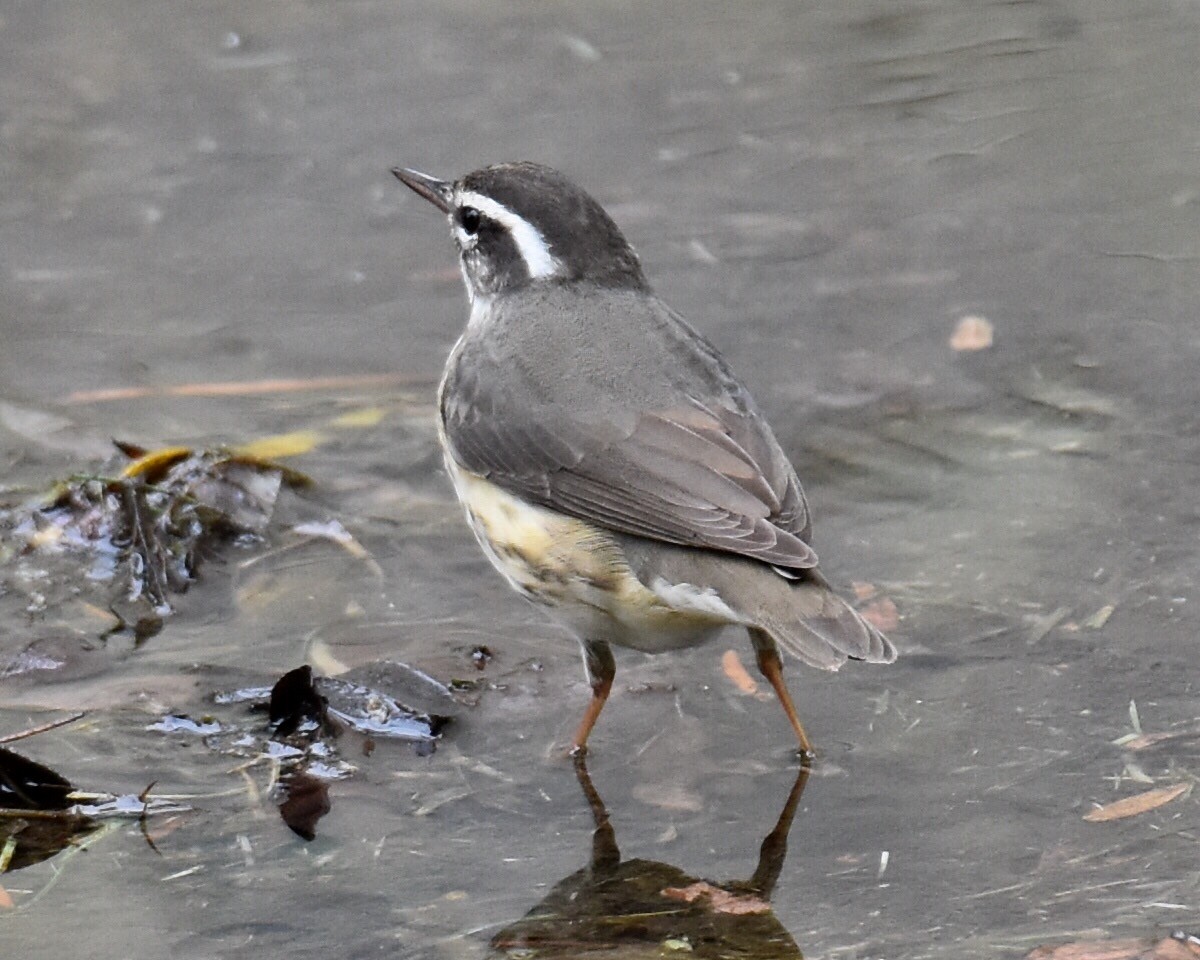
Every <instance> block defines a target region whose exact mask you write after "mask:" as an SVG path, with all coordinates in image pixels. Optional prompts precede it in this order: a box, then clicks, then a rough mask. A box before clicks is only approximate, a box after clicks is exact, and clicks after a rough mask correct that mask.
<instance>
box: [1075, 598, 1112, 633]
mask: <svg viewBox="0 0 1200 960" xmlns="http://www.w3.org/2000/svg"><path fill="white" fill-rule="evenodd" d="M1116 609H1117V608H1116V607H1115V606H1114V605H1113V604H1111V603H1106V604H1105V605H1104V606H1102V607H1101V608H1100V609H1099V610H1097V611H1096V612H1095V613H1093V614H1092V615H1091V616H1090V617H1088V618H1087V619H1086V620H1084V621H1083V625H1084V626H1085V627H1087V628H1088V629H1089V630H1099V629H1100V628H1101V627H1102V626H1104V625H1105V624H1106V623H1108V618H1109V617H1111V616H1112V615H1113V611H1114V610H1116Z"/></svg>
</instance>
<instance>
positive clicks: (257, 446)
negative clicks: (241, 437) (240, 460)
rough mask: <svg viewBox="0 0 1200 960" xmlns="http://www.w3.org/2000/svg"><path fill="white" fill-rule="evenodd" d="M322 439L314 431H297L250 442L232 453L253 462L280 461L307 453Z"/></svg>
mask: <svg viewBox="0 0 1200 960" xmlns="http://www.w3.org/2000/svg"><path fill="white" fill-rule="evenodd" d="M324 439H325V438H324V437H323V436H322V435H321V434H320V433H318V432H317V431H316V430H297V431H295V432H294V433H280V434H276V435H275V436H273V437H263V438H261V439H259V440H251V441H250V442H249V443H244V444H242V445H241V446H237V447H234V448H233V451H232V452H233V454H234V455H235V456H238V457H248V458H250V459H253V460H280V459H283V458H284V457H298V456H299V455H300V454H302V453H308V452H309V451H310V450H312V449H313V447H315V446H317V445H318V444H319V443H321V442H322V441H323V440H324Z"/></svg>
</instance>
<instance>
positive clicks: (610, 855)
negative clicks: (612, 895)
mask: <svg viewBox="0 0 1200 960" xmlns="http://www.w3.org/2000/svg"><path fill="white" fill-rule="evenodd" d="M575 777H576V779H578V780H579V786H580V787H582V788H583V795H584V796H585V797H587V802H588V806H589V807H591V809H592V821H593V822H594V823H595V824H596V830H595V832H594V833H593V834H592V871H593V872H594V873H598V874H601V873H612V871H614V870H616V869H617V867H618V866H619V865H620V863H621V851H620V849H618V847H617V835H616V831H614V830H613V825H612V822H611V821H610V820H609V819H608V810H607V809H606V808H605V806H604V801H603V800H601V799H600V793H599V791H597V790H596V788H595V786H594V785H593V784H592V778H591V777H590V776H589V775H588V771H587V761H586V760H585V759H584V755H583V754H582V753H577V754H575Z"/></svg>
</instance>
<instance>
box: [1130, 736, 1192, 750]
mask: <svg viewBox="0 0 1200 960" xmlns="http://www.w3.org/2000/svg"><path fill="white" fill-rule="evenodd" d="M1177 736H1179V734H1177V733H1138V734H1132V735H1131V736H1130V737H1129V739H1128V740H1126V739H1125V738H1124V737H1122V738H1121V739H1120V740H1119V741H1117V745H1118V746H1120V747H1124V748H1125V749H1126V750H1145V749H1146V748H1147V747H1152V746H1154V745H1155V744H1156V743H1162V742H1163V741H1164V740H1170V739H1171V738H1173V737H1177Z"/></svg>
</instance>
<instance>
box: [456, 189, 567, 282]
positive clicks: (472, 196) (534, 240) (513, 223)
mask: <svg viewBox="0 0 1200 960" xmlns="http://www.w3.org/2000/svg"><path fill="white" fill-rule="evenodd" d="M458 203H459V205H460V206H463V207H474V208H475V209H476V210H478V211H479V212H480V213H482V214H483V215H484V216H485V217H490V218H491V219H492V220H495V221H496V222H497V223H498V224H500V225H501V226H502V227H504V228H505V229H506V230H508V232H509V233H510V234H511V235H512V238H513V240H514V241H515V242H516V244H517V250H519V251H520V253H521V257H522V259H524V261H525V266H526V268H527V269H528V270H529V276H530V277H532V278H534V279H536V278H538V277H552V276H554V275H555V274H556V273H559V272H560V271H561V270H562V264H561V263H559V262H558V259H557V258H556V257H555V256H554V255H553V254H552V253H550V244H548V243H547V242H546V238H545V237H543V236H542V234H541V232H540V231H539V230H538V229H537V227H535V226H534V225H533V224H532V223H530V222H529V221H528V220H526V219H524V218H523V217H519V216H517V215H516V214H515V213H513V212H512V211H511V210H509V209H508V207H506V206H504V205H503V204H500V203H497V202H496V201H495V200H493V199H492V198H491V197H485V196H484V195H483V194H481V193H472V192H470V191H467V192H464V193H460V194H459V195H458Z"/></svg>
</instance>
